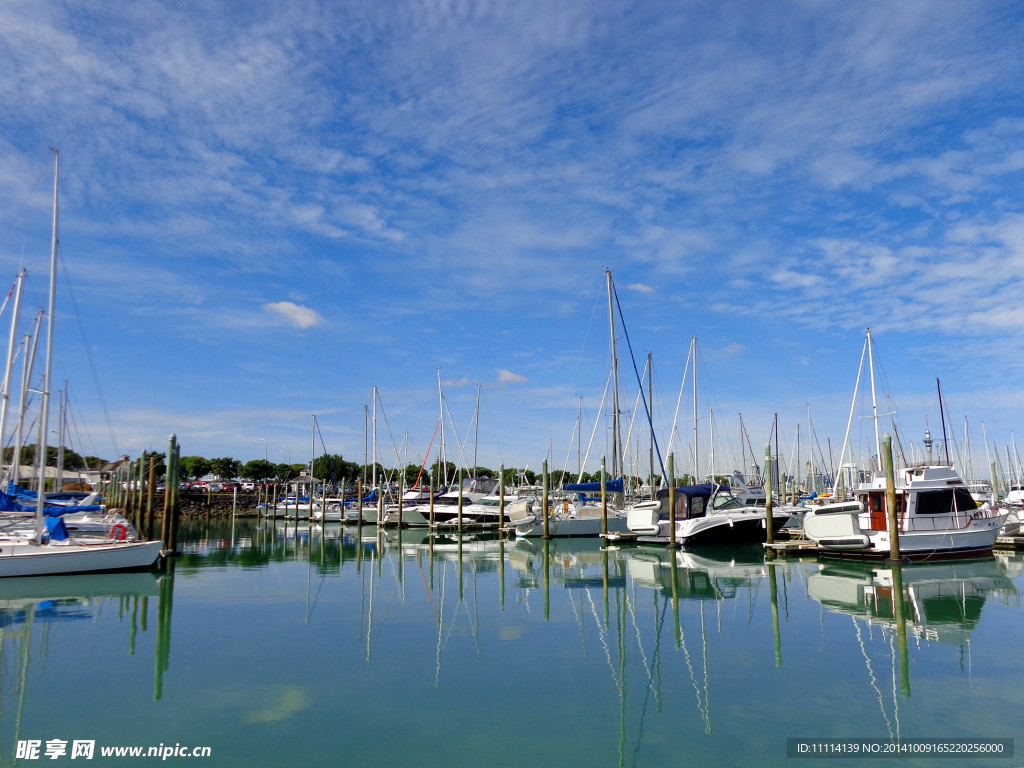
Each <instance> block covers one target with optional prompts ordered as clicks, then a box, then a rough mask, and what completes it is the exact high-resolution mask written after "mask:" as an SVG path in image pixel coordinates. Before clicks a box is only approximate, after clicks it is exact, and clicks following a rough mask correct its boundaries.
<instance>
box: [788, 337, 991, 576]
mask: <svg viewBox="0 0 1024 768" xmlns="http://www.w3.org/2000/svg"><path fill="white" fill-rule="evenodd" d="M865 357H866V358H867V360H868V363H869V367H870V370H871V374H872V381H871V391H872V394H874V391H875V386H874V380H873V379H874V377H873V374H874V348H873V345H872V341H871V330H870V329H868V331H867V337H866V339H865V342H864V352H863V353H862V355H861V369H862V370H863V361H864V358H865ZM859 383H860V381H859V376H858V384H859ZM856 397H857V394H856V388H855V389H854V404H856ZM872 410H873V413H874V422H875V451H876V455H878V456H882V449H881V445H882V443H881V440H880V437H879V434H878V408H877V404H876V403H875V402H874V401H872ZM850 417H851V422H852V418H853V409H852V408H851V410H850ZM848 441H849V425H848V426H847V435H846V439H845V440H844V443H843V455H841V456H840V462H839V466H843V458H844V457H845V452H846V445H847V443H848ZM893 474H894V478H893V480H894V485H895V498H896V512H895V517H896V522H897V526H898V529H897V534H896V535H897V536H898V537H899V550H900V556H901V557H902V558H904V559H910V560H925V559H927V560H932V559H938V558H944V559H949V558H973V557H983V556H987V555H991V554H992V547H993V545H994V544H995V542H996V538H997V537H998V535H999V530H1000V528H1001V527H1002V526H1003V524H1004V523H1005V522H1006V519H1007V517H1008V515H1009V510H1008V509H1003V508H999V507H994V506H991V505H990V504H988V503H985V504H983V505H982V506H981V507H979V506H978V505H977V503H975V501H974V498H973V497H972V496H971V492H970V488H969V487H968V485H967V483H965V482H964V481H963V479H962V478H961V477H960V475H959V474H958V473H957V471H956V470H955V469H954V468H953V467H952V466H949V465H948V464H937V463H933V461H932V456H931V451H930V450H929V453H928V457H927V460H926V462H925V463H924V464H921V465H916V466H910V467H904V468H901V469H898V470H895V471H894V473H893ZM886 486H887V481H886V478H885V473H884V472H883V471H881V470H876V471H875V472H873V473H872V475H871V477H870V478H869V479H868V480H867V481H865V482H863V483H860V484H859V485H858V487H857V488H856V489H855V491H854V498H853V500H851V501H838V502H834V503H832V504H823V505H821V506H818V507H813V508H809V509H808V511H807V514H806V515H805V516H804V520H803V526H804V533H805V534H807V538H808V539H810V540H811V541H813V542H815V543H816V544H817V545H818V548H819V552H821V553H822V554H829V555H832V556H845V557H857V558H874V559H882V558H886V557H889V556H890V538H889V537H890V532H889V530H888V513H889V509H888V504H887V501H886V495H887V493H888V491H887V487H886Z"/></svg>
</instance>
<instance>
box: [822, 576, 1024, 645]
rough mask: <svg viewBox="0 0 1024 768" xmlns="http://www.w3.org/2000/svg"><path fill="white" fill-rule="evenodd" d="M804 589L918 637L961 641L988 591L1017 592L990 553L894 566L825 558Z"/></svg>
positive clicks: (840, 609) (885, 627) (845, 609)
mask: <svg viewBox="0 0 1024 768" xmlns="http://www.w3.org/2000/svg"><path fill="white" fill-rule="evenodd" d="M807 594H808V595H809V596H810V597H811V598H813V599H815V600H817V601H819V602H820V603H822V604H823V605H824V606H826V607H827V608H829V609H831V610H833V611H836V612H839V613H845V614H848V615H851V616H855V617H857V618H860V619H863V620H864V621H866V622H867V623H868V624H871V625H875V626H880V627H882V628H883V630H886V631H895V630H896V629H898V628H899V625H900V623H901V622H907V623H909V630H910V632H911V633H912V634H913V635H914V636H915V637H917V638H919V639H921V640H927V641H934V642H939V643H946V644H952V645H964V644H966V643H967V642H968V641H969V639H970V635H971V633H972V632H973V631H974V630H975V629H976V628H977V626H978V624H979V622H980V621H981V613H982V608H983V606H984V605H985V601H986V600H987V599H988V598H989V597H993V596H995V597H999V598H1000V599H1002V598H1006V597H1009V596H1017V594H1018V593H1017V588H1016V586H1015V585H1014V583H1013V580H1012V579H1011V578H1010V576H1009V574H1008V572H1007V569H1006V567H1005V566H1004V564H1003V562H1000V561H999V560H997V559H995V558H989V559H987V560H978V561H972V562H948V563H931V564H929V563H921V564H915V565H910V566H902V567H901V566H897V567H895V568H892V567H879V566H871V565H861V564H854V563H843V564H831V563H830V564H827V565H825V566H824V567H823V568H822V569H821V570H820V571H818V572H817V573H815V574H812V575H811V576H810V577H808V580H807Z"/></svg>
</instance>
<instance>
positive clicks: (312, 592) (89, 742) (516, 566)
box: [0, 519, 1024, 768]
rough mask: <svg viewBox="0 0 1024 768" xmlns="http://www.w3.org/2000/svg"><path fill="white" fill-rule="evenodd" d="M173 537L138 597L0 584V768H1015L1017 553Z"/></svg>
mask: <svg viewBox="0 0 1024 768" xmlns="http://www.w3.org/2000/svg"><path fill="white" fill-rule="evenodd" d="M181 536H182V542H183V543H182V546H181V549H182V554H181V555H180V556H179V557H176V558H173V559H172V560H170V561H168V562H166V563H164V564H162V565H161V567H160V568H158V569H155V570H153V571H151V572H143V573H121V574H97V575H82V576H69V577H39V578H32V579H5V580H2V581H0V638H2V640H0V652H2V666H0V765H3V766H7V765H25V766H31V765H39V764H46V765H62V764H65V765H75V764H79V763H81V764H86V765H98V766H107V765H109V766H128V765H149V764H154V763H155V762H162V763H166V764H171V765H173V764H190V765H209V766H218V767H220V766H246V767H247V768H261V767H262V766H292V765H301V766H304V768H311V767H313V766H338V765H344V766H416V767H417V768H432V767H433V766H437V767H438V768H441V766H452V765H456V766H459V765H461V766H475V765H480V766H484V765H486V766H509V767H510V768H512V767H514V768H522V766H530V767H531V768H546V767H547V766H558V767H559V768H564V766H688V765H692V766H737V765H757V766H781V765H790V766H797V767H799V766H801V765H819V764H820V765H827V766H835V767H836V768H838V766H844V765H854V766H855V765H864V764H865V763H864V762H863V758H864V757H870V758H871V760H870V762H868V763H867V764H868V765H875V766H882V765H890V764H892V765H895V764H897V763H898V764H900V765H932V764H934V763H936V762H938V763H939V764H941V765H943V766H949V768H953V766H961V765H962V766H975V767H976V768H980V767H981V766H989V765H993V766H1019V765H1024V717H1022V716H1021V712H1024V685H1022V683H1024V654H1022V653H1021V652H1020V645H1021V638H1022V637H1024V611H1022V607H1021V598H1020V595H1021V589H1022V587H1024V577H1022V570H1024V554H1022V553H1009V552H1008V553H997V555H996V556H994V557H992V558H989V559H984V560H978V561H971V562H960V563H945V564H943V563H936V564H928V563H925V564H920V565H913V566H907V567H904V568H901V569H898V570H895V571H894V570H893V569H891V568H888V567H886V566H885V565H884V564H876V565H874V566H871V565H855V564H849V563H843V562H826V561H820V560H818V559H814V558H811V559H807V558H804V559H774V560H771V561H768V562H766V560H765V556H764V552H763V549H762V548H761V547H759V546H757V547H752V548H742V549H726V548H717V549H703V550H693V551H678V552H672V551H669V550H666V549H663V548H645V547H623V548H619V549H608V548H602V546H601V543H600V542H599V541H598V540H552V541H549V542H544V541H542V540H527V541H501V540H499V539H497V538H487V537H481V536H474V535H465V536H463V537H461V538H459V537H456V536H448V535H439V536H435V537H433V538H431V537H430V536H428V535H427V534H426V533H425V532H420V531H415V530H407V531H403V532H401V534H399V532H398V531H396V530H385V531H378V530H377V529H376V528H372V527H364V528H361V529H360V528H356V527H348V526H345V527H342V526H341V525H340V524H334V525H331V524H328V525H327V526H325V527H320V526H316V525H313V526H311V525H309V524H308V523H307V522H299V523H298V524H296V523H294V522H290V523H288V524H285V523H283V522H281V521H277V522H276V523H275V522H272V521H259V522H258V521H256V520H251V519H249V520H244V519H243V520H238V521H236V522H235V523H231V522H224V521H205V522H194V523H189V524H183V528H182V532H181ZM956 744H961V745H971V744H973V745H976V746H974V747H970V746H961V747H956V746H955V745H956ZM890 745H897V746H896V747H893V746H890ZM899 745H902V752H899V751H888V752H887V751H886V750H896V749H900V748H901V747H900V746H899ZM150 748H153V749H157V750H160V751H158V752H155V753H153V754H154V755H156V756H150V757H144V755H146V754H147V750H149V749H150ZM33 749H34V750H35V751H33ZM117 749H120V750H121V752H120V753H118V752H117V751H116V750H117ZM129 749H139V750H141V752H140V756H135V757H133V756H131V755H130V753H129V752H127V751H126V750H129ZM855 749H856V751H854V750H855ZM939 749H943V750H947V751H946V752H944V753H942V754H939V753H938V751H937V750H939ZM957 749H959V750H968V749H970V750H971V751H970V752H968V751H959V752H951V751H948V750H957ZM1015 749H1016V752H1015V751H1014V750H1015ZM193 750H194V753H193ZM939 757H941V758H942V759H941V760H939V759H938V758H939Z"/></svg>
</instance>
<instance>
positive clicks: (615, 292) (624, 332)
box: [612, 283, 668, 477]
mask: <svg viewBox="0 0 1024 768" xmlns="http://www.w3.org/2000/svg"><path fill="white" fill-rule="evenodd" d="M612 294H613V295H614V296H615V306H616V307H618V310H619V322H620V323H622V335H623V336H624V337H625V339H626V346H627V347H628V348H629V360H630V362H631V363H633V373H634V374H635V375H636V380H637V382H640V371H639V370H637V367H636V357H635V356H634V355H633V344H632V343H631V342H630V340H629V331H627V330H626V319H625V318H624V317H623V316H622V305H621V304H619V291H618V289H617V288H616V287H615V284H614V283H612ZM640 397H641V399H642V400H643V403H644V411H645V412H646V414H647V424H648V426H649V427H650V428H651V440H652V441H653V442H654V451H655V453H657V454H658V466H660V467H661V476H662V477H668V474H667V473H666V472H665V462H664V461H662V459H661V447H660V446H659V445H658V441H657V440H656V439H655V438H654V422H653V421H652V420H651V408H650V405H649V404H648V402H647V396H646V395H644V386H643V384H642V383H641V384H640Z"/></svg>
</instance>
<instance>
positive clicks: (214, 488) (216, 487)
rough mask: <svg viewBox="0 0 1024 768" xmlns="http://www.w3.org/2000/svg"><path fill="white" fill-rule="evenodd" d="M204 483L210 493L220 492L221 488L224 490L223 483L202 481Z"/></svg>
mask: <svg viewBox="0 0 1024 768" xmlns="http://www.w3.org/2000/svg"><path fill="white" fill-rule="evenodd" d="M204 485H205V486H206V490H208V491H209V492H210V493H220V492H221V491H222V490H224V483H219V482H212V483H204Z"/></svg>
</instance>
